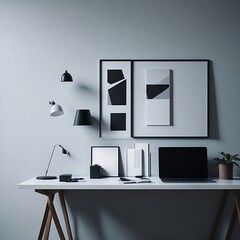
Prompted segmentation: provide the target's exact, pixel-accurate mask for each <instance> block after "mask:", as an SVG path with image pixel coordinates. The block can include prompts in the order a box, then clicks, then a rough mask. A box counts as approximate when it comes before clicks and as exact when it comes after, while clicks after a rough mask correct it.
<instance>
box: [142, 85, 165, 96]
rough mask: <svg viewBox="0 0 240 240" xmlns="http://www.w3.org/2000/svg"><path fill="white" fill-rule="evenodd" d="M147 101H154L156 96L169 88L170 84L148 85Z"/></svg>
mask: <svg viewBox="0 0 240 240" xmlns="http://www.w3.org/2000/svg"><path fill="white" fill-rule="evenodd" d="M146 88H147V89H146V90H147V99H154V98H155V97H156V96H158V95H159V94H161V93H162V92H164V91H165V90H166V89H168V88H169V84H147V86H146Z"/></svg>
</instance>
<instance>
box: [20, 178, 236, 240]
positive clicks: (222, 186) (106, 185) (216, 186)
mask: <svg viewBox="0 0 240 240" xmlns="http://www.w3.org/2000/svg"><path fill="white" fill-rule="evenodd" d="M150 179H151V181H152V182H151V183H134V184H132V183H131V184H124V183H123V182H121V181H119V178H117V177H115V178H101V179H89V178H85V180H84V181H80V182H71V183H66V182H59V180H58V179H56V180H37V179H36V178H32V179H29V180H27V181H25V182H22V183H20V184H19V185H18V187H19V188H20V189H34V190H35V191H36V192H38V193H41V194H44V195H46V196H47V198H48V199H47V204H46V209H45V213H44V216H43V221H42V225H41V228H40V232H39V236H38V239H42V237H43V234H44V232H45V235H44V239H48V236H49V232H50V226H51V220H52V219H53V220H54V222H55V225H56V227H57V230H58V233H59V236H60V239H65V237H64V234H63V231H62V228H61V226H60V223H59V220H58V217H57V214H56V210H55V207H54V204H53V200H54V196H55V194H56V193H58V194H59V198H60V201H61V206H62V211H63V216H64V220H65V224H66V228H67V234H68V238H69V239H73V238H72V233H71V228H70V224H69V219H68V214H67V209H66V204H65V200H64V195H63V191H66V190H123V191H125V190H131V191H135V190H174V191H176V190H210V191H214V190H223V191H224V194H223V197H222V200H221V203H220V207H219V209H218V212H217V215H216V218H215V221H214V224H213V228H212V232H211V236H210V239H214V236H215V233H216V231H217V227H218V224H219V222H220V219H221V216H222V213H223V210H224V207H225V204H226V201H227V197H228V194H229V193H233V195H234V197H235V207H234V210H233V213H232V217H231V220H230V223H229V227H228V231H227V235H226V238H225V239H226V240H227V239H231V235H232V231H233V226H234V223H235V221H236V220H237V217H238V219H239V221H240V179H239V180H215V182H209V183H163V182H162V181H161V180H160V179H159V178H158V177H151V178H150Z"/></svg>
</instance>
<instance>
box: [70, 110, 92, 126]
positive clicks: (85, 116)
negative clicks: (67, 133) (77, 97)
mask: <svg viewBox="0 0 240 240" xmlns="http://www.w3.org/2000/svg"><path fill="white" fill-rule="evenodd" d="M92 124H93V122H92V116H91V113H90V110H88V109H78V110H77V111H76V115H75V119H74V123H73V125H74V126H80V125H92Z"/></svg>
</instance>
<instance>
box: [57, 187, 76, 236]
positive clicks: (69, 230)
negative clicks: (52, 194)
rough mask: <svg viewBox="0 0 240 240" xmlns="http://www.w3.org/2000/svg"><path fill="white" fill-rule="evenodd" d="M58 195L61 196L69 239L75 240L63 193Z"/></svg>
mask: <svg viewBox="0 0 240 240" xmlns="http://www.w3.org/2000/svg"><path fill="white" fill-rule="evenodd" d="M58 194H59V198H60V202H61V206H62V212H63V216H64V220H65V225H66V229H67V234H68V238H69V240H73V237H72V232H71V227H70V223H69V218H68V214H67V208H66V203H65V200H64V195H63V192H62V191H60V192H59V193H58Z"/></svg>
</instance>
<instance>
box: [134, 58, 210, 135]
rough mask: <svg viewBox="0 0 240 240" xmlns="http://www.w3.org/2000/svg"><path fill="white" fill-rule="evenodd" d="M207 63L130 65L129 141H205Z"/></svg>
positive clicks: (151, 62)
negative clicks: (174, 139)
mask: <svg viewBox="0 0 240 240" xmlns="http://www.w3.org/2000/svg"><path fill="white" fill-rule="evenodd" d="M208 66H209V61H208V60H133V61H132V71H133V74H132V76H133V77H132V79H133V80H132V81H133V90H132V101H133V111H132V136H133V137H208Z"/></svg>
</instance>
